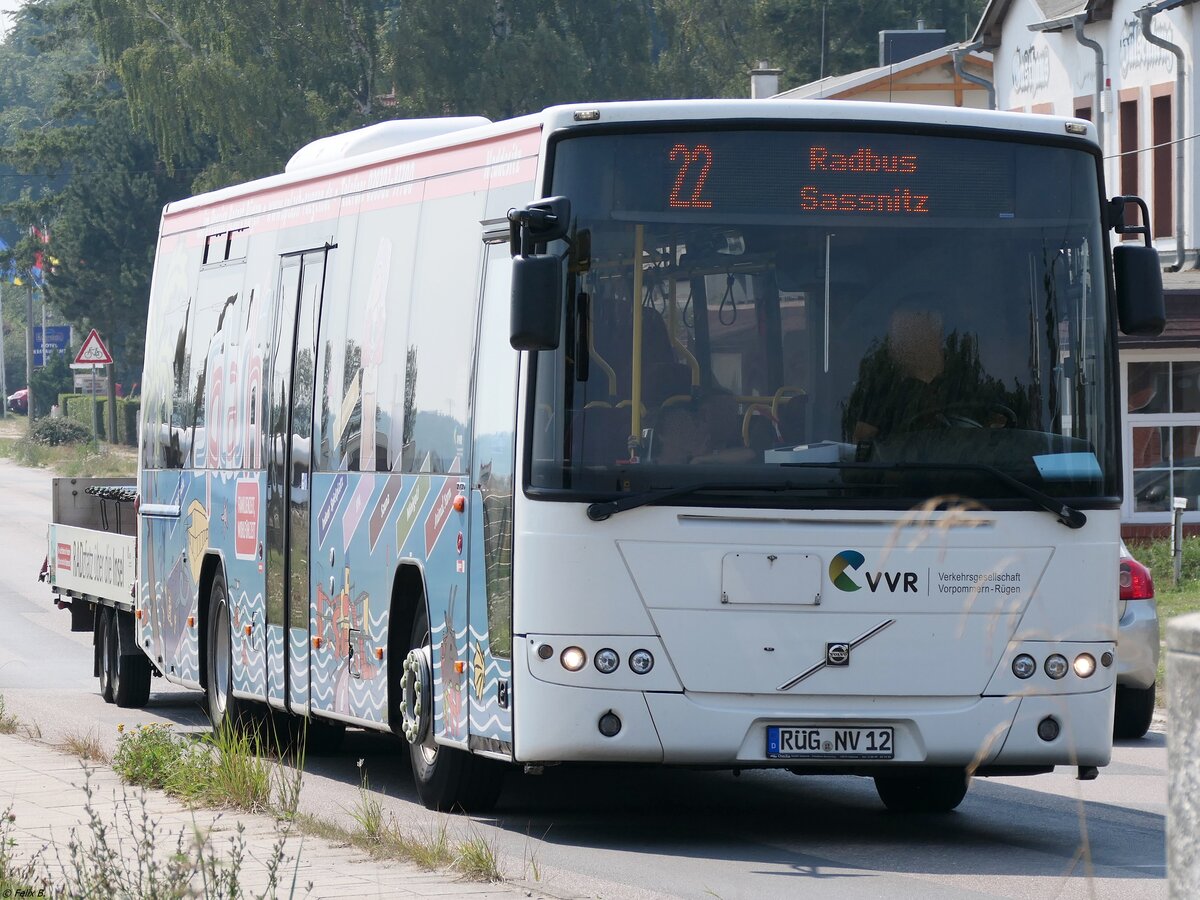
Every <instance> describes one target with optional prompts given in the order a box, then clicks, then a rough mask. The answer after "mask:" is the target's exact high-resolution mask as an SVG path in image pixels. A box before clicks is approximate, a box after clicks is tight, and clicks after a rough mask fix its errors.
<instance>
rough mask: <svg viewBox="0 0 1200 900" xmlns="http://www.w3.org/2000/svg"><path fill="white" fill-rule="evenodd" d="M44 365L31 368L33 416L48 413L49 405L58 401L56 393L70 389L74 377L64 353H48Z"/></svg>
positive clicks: (36, 416)
mask: <svg viewBox="0 0 1200 900" xmlns="http://www.w3.org/2000/svg"><path fill="white" fill-rule="evenodd" d="M48 355H49V357H50V358H49V360H48V361H47V362H46V364H45V365H44V366H42V367H41V368H39V369H34V370H33V379H32V380H33V406H34V409H33V416H34V418H40V417H42V416H48V415H50V407H52V406H53V405H54V404H55V403H56V402H57V401H58V395H59V394H61V393H62V392H63V391H69V390H71V387H72V385H73V384H74V378H73V376H72V372H71V364H70V363H69V362H67V355H66V354H65V353H50V354H48Z"/></svg>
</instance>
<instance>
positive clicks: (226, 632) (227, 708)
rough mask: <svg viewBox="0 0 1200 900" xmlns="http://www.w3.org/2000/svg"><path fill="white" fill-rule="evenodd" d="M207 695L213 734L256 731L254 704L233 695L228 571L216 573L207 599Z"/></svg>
mask: <svg viewBox="0 0 1200 900" xmlns="http://www.w3.org/2000/svg"><path fill="white" fill-rule="evenodd" d="M207 651H208V652H207V653H206V656H207V659H206V660H205V662H206V666H207V668H206V670H205V671H206V672H207V675H208V677H207V678H206V680H205V684H206V688H205V691H204V693H205V698H206V700H207V705H208V718H209V720H210V721H211V722H212V729H213V734H220V733H221V732H223V731H226V730H229V729H233V730H236V731H246V730H251V731H253V730H256V729H257V728H258V726H259V724H260V723H258V722H256V721H255V719H256V716H255V715H254V713H255V709H254V707H255V704H253V703H251V702H250V701H248V700H243V699H241V698H240V697H235V696H233V624H232V622H231V620H230V616H229V592H228V591H226V590H225V574H224V573H223V572H221V571H220V570H218V571H217V573H216V575H214V576H213V581H212V589H211V590H210V591H209V599H208V646H207Z"/></svg>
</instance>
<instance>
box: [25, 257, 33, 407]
mask: <svg viewBox="0 0 1200 900" xmlns="http://www.w3.org/2000/svg"><path fill="white" fill-rule="evenodd" d="M25 384H26V385H28V388H29V393H28V394H27V395H26V396H27V397H28V398H29V406H28V409H29V413H28V419H29V424H30V425H31V426H32V425H33V277H32V276H30V279H29V283H28V284H27V285H25Z"/></svg>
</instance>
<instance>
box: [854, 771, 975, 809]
mask: <svg viewBox="0 0 1200 900" xmlns="http://www.w3.org/2000/svg"><path fill="white" fill-rule="evenodd" d="M970 780H971V779H970V778H969V777H968V776H967V773H966V772H964V771H963V770H962V769H930V770H925V771H913V772H905V773H898V774H896V775H876V776H875V790H876V791H878V792H879V799H880V800H882V801H883V805H884V806H886V807H887V808H888V809H889V810H891V811H892V812H900V813H945V812H950V810H952V809H954V808H955V807H957V806H958V804H960V803H962V800H963V797H965V796H966V795H967V785H968V784H969V783H970Z"/></svg>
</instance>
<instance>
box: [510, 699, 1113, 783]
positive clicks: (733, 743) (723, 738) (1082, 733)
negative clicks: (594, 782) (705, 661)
mask: <svg viewBox="0 0 1200 900" xmlns="http://www.w3.org/2000/svg"><path fill="white" fill-rule="evenodd" d="M1111 684H1112V682H1111V681H1109V682H1108V686H1107V689H1102V690H1098V691H1094V692H1090V693H1073V694H1058V695H1045V694H1031V695H1026V696H1011V697H926V698H916V697H876V698H864V697H816V696H809V697H805V698H804V703H803V705H802V707H801V706H800V705H799V704H797V703H796V702H795V698H777V697H769V696H745V695H715V694H695V693H666V692H664V693H658V692H645V693H642V692H639V691H620V690H603V689H594V688H593V689H579V688H568V687H564V686H562V685H556V684H548V683H546V682H541V681H536V680H534V679H529V680H524V679H522V683H521V684H519V686H518V687H519V690H518V691H516V692H514V693H515V700H516V702H515V704H514V718H515V721H514V728H513V737H514V742H515V747H514V750H515V756H516V759H517V760H518V761H520V762H526V763H534V762H641V763H666V764H672V765H696V766H716V767H742V766H746V767H759V766H763V767H770V766H789V765H795V762H794V761H789V760H780V759H769V758H767V756H766V744H767V738H766V729H767V726H768V725H772V724H795V723H804V722H811V723H818V722H819V723H825V724H841V723H844V724H870V725H890V726H892V727H893V728H894V729H895V735H896V740H895V748H896V755H895V758H894V759H893V760H890V761H888V762H884V763H879V764H878V765H885V766H887V765H893V764H896V765H937V766H962V767H971V768H975V767H979V766H1045V765H1071V766H1103V765H1106V764H1107V763H1108V761H1109V758H1110V756H1111V752H1112V728H1113V692H1112V689H1111ZM547 710H553V711H554V714H553V715H547V714H546V711H547ZM610 712H611V713H615V714H616V715H617V716H619V717H620V719H621V722H622V727H621V730H620V732H619V733H618V734H617V735H615V736H614V737H605V736H604V735H603V734H601V732H600V730H599V728H598V722H599V719H600V717H601V716H603V715H605V714H606V713H610ZM1047 716H1054V717H1055V718H1056V719H1058V721H1059V723H1060V725H1061V726H1062V728H1061V733H1060V734H1059V735H1058V737H1057V738H1055V739H1054V740H1052V741H1044V740H1042V739H1041V738H1040V737H1038V734H1037V726H1038V723H1039V722H1041V721H1042V719H1044V718H1046V717H1047ZM805 767H806V768H823V769H827V770H828V771H830V772H837V771H847V770H851V769H854V768H855V767H859V768H861V764H860V763H855V762H850V761H845V760H828V761H825V760H806V761H805Z"/></svg>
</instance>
